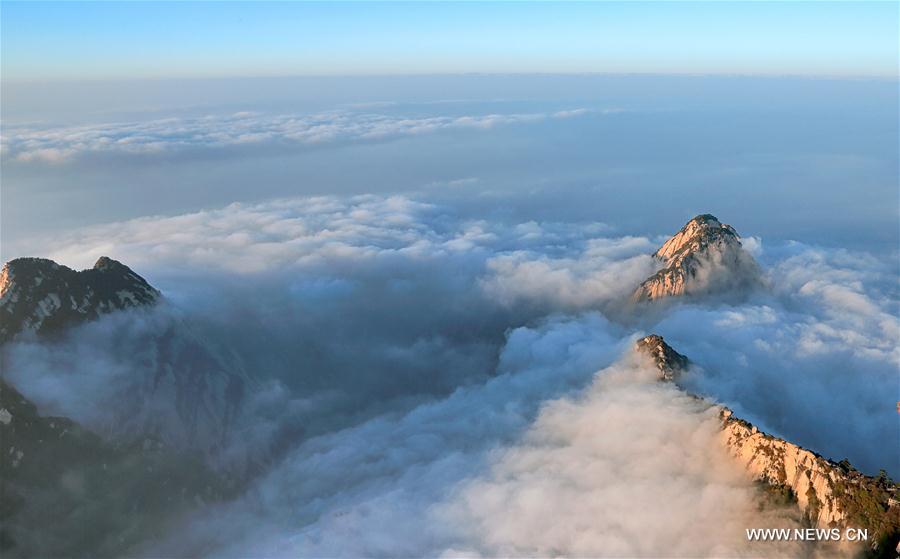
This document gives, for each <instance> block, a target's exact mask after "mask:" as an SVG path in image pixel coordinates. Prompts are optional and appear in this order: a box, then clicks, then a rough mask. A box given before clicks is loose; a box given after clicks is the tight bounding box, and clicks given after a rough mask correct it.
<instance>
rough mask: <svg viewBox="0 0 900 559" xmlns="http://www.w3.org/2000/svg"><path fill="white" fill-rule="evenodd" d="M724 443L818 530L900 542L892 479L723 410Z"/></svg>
mask: <svg viewBox="0 0 900 559" xmlns="http://www.w3.org/2000/svg"><path fill="white" fill-rule="evenodd" d="M720 418H721V419H722V433H721V440H722V443H723V444H724V445H725V447H726V448H727V449H728V452H729V453H730V454H731V455H732V456H734V457H735V459H737V460H738V461H739V462H740V463H741V464H743V466H744V467H745V468H746V469H747V471H748V472H749V473H750V475H752V476H753V478H754V479H756V480H759V481H762V482H764V483H766V484H768V485H770V486H773V487H777V488H780V489H782V490H783V491H784V492H786V493H787V494H789V495H791V496H792V497H793V498H794V499H796V501H797V505H798V506H799V507H800V510H801V511H802V512H803V513H804V515H805V516H806V517H807V518H808V519H809V522H810V524H811V525H812V526H815V527H818V528H833V527H839V528H842V529H843V528H847V527H850V528H864V529H867V530H868V531H869V538H870V540H869V541H870V542H871V543H873V544H874V545H876V546H878V547H879V548H880V549H881V550H883V551H889V550H893V549H896V547H897V544H898V540H900V501H898V498H900V494H898V490H900V487H898V485H897V484H895V483H893V482H892V481H890V480H889V479H888V478H887V477H886V476H882V477H879V478H873V477H869V476H865V475H863V474H861V473H860V472H858V471H856V470H855V469H854V468H853V467H852V466H851V465H850V464H849V463H848V462H846V461H843V462H841V463H835V462H832V461H831V460H828V459H826V458H823V457H822V456H819V455H818V454H816V453H814V452H812V451H810V450H807V449H805V448H802V447H799V446H797V445H795V444H793V443H790V442H788V441H785V440H783V439H779V438H777V437H773V436H772V435H768V434H766V433H764V432H762V431H760V430H759V429H757V428H756V427H755V426H754V425H752V424H750V423H749V422H747V421H744V420H742V419H739V418H737V417H735V416H734V414H733V412H732V411H731V410H729V409H728V408H722V410H721V412H720Z"/></svg>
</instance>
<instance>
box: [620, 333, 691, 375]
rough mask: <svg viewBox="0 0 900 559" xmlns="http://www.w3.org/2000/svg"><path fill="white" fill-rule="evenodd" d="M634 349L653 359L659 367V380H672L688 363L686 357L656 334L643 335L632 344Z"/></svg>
mask: <svg viewBox="0 0 900 559" xmlns="http://www.w3.org/2000/svg"><path fill="white" fill-rule="evenodd" d="M634 349H635V351H637V352H638V353H640V354H643V355H646V356H647V357H649V358H650V359H652V360H653V362H654V363H655V364H656V368H657V369H659V378H660V380H674V379H675V377H676V376H678V375H679V373H681V372H682V371H684V370H686V369H687V368H688V366H689V365H690V361H689V360H688V358H687V357H685V356H684V355H682V354H680V353H678V352H677V351H675V350H674V349H673V348H672V346H670V345H669V344H667V343H666V341H665V340H664V339H663V337H662V336H659V335H657V334H650V335H649V336H644V337H643V338H641V339H640V340H638V341H637V342H636V343H635V344H634Z"/></svg>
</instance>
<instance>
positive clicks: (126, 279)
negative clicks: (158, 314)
mask: <svg viewBox="0 0 900 559" xmlns="http://www.w3.org/2000/svg"><path fill="white" fill-rule="evenodd" d="M159 297H160V293H159V291H157V290H156V289H154V288H153V287H152V286H151V285H150V284H149V283H147V281H146V280H144V278H142V277H141V276H139V275H137V274H136V273H134V272H133V271H132V270H131V268H129V267H128V266H126V265H124V264H122V263H121V262H118V261H116V260H113V259H112V258H109V257H106V256H102V257H100V259H99V260H97V263H96V264H94V267H93V268H89V269H87V270H82V271H80V272H76V271H75V270H73V269H71V268H69V267H66V266H62V265H60V264H57V263H56V262H54V261H52V260H49V259H46V258H17V259H15V260H11V261H9V262H7V263H6V264H4V266H3V270H2V271H0V317H2V324H0V343H4V342H6V341H9V340H10V339H12V338H13V337H14V336H16V335H17V334H19V333H21V332H25V331H33V332H36V333H38V334H47V333H51V332H57V331H59V330H61V329H63V328H65V327H68V326H72V325H75V324H79V323H81V322H85V321H87V320H92V319H94V318H97V317H98V316H99V315H101V314H104V313H107V312H111V311H114V310H120V309H126V308H131V307H139V306H144V305H151V304H153V303H155V302H156V301H157V300H158V299H159Z"/></svg>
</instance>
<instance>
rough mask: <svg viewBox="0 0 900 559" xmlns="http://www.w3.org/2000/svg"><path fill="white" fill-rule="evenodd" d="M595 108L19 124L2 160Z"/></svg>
mask: <svg viewBox="0 0 900 559" xmlns="http://www.w3.org/2000/svg"><path fill="white" fill-rule="evenodd" d="M593 112H597V111H594V110H591V109H583V108H580V109H572V110H564V111H557V112H553V113H521V114H480V115H464V116H427V117H423V116H412V117H402V116H396V115H390V114H377V113H363V112H352V111H346V110H345V111H331V112H326V113H320V114H282V115H271V114H263V113H256V112H239V113H233V114H227V115H208V116H203V117H195V118H187V117H185V118H164V119H159V120H150V121H142V122H124V123H109V124H98V125H82V126H71V127H64V128H45V129H39V128H38V129H36V128H29V127H24V126H17V127H7V128H6V129H5V131H4V135H3V137H2V153H3V159H4V160H8V161H9V160H12V161H20V162H29V161H36V162H49V163H62V162H65V161H69V160H72V159H75V158H78V157H81V156H86V155H98V154H99V155H104V154H106V155H109V154H125V155H154V154H157V155H160V154H162V155H165V154H174V153H179V152H192V151H198V150H222V149H227V148H236V147H245V148H246V147H253V146H264V147H267V148H268V149H272V148H273V147H277V146H315V145H327V144H336V143H348V142H366V141H377V140H384V139H390V138H397V137H401V136H413V135H417V134H430V133H435V132H439V131H442V130H466V129H476V130H477V129H485V128H492V127H495V126H504V125H510V124H522V123H530V122H540V121H544V120H547V119H555V118H573V117H579V116H582V115H585V114H589V113H593Z"/></svg>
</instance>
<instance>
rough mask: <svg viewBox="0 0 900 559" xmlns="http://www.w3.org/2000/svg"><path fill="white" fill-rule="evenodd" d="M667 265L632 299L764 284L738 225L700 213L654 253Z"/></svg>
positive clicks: (719, 290)
mask: <svg viewBox="0 0 900 559" xmlns="http://www.w3.org/2000/svg"><path fill="white" fill-rule="evenodd" d="M653 256H654V258H656V259H657V260H660V261H661V262H662V264H663V268H662V269H661V270H659V271H658V272H657V273H656V274H654V275H652V276H650V277H649V278H647V279H646V280H644V282H643V283H641V285H640V286H639V287H638V288H637V290H635V292H634V294H633V295H632V301H635V302H639V301H653V300H656V299H660V298H663V297H671V296H680V295H702V294H713V293H724V292H727V291H732V290H737V291H739V290H746V289H748V288H751V287H754V286H757V285H760V284H761V283H762V282H761V273H760V271H759V266H758V265H757V264H756V262H755V261H754V260H753V257H752V256H750V254H749V253H747V251H745V250H744V248H743V246H742V245H741V241H740V236H739V235H738V233H737V231H735V229H734V227H732V226H730V225H726V224H724V223H722V222H721V221H719V219H718V218H717V217H716V216H714V215H712V214H700V215H698V216H696V217H694V218H692V219H691V220H690V221H688V222H687V223H686V224H685V225H684V227H682V228H681V229H680V230H679V231H678V232H677V233H675V234H674V235H673V236H672V237H670V238H669V239H668V240H667V241H666V242H665V243H663V245H662V246H661V247H659V249H658V250H657V251H656V252H655V253H653Z"/></svg>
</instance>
